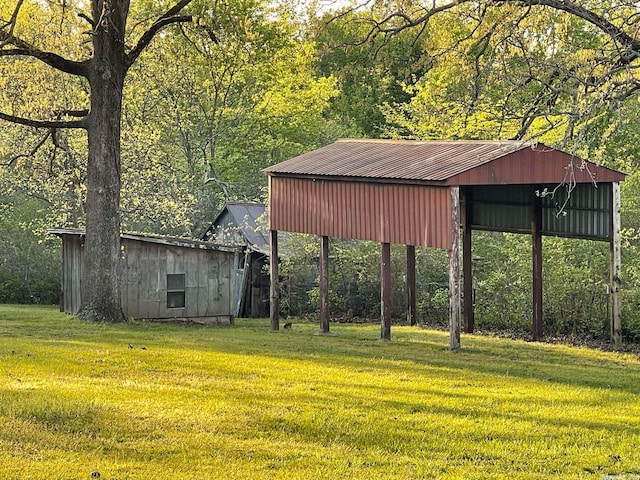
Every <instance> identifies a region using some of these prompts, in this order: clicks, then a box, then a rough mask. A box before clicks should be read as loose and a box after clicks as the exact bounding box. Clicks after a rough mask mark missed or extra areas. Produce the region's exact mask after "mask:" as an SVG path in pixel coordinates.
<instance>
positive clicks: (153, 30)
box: [127, 0, 193, 67]
mask: <svg viewBox="0 0 640 480" xmlns="http://www.w3.org/2000/svg"><path fill="white" fill-rule="evenodd" d="M192 1H193V0H180V1H179V2H178V3H176V4H175V5H174V6H173V7H171V8H170V9H169V10H167V11H166V12H165V13H164V14H163V15H162V16H161V17H160V18H158V19H157V20H156V21H155V22H153V25H151V26H150V27H149V29H148V30H147V31H146V32H144V33H143V34H142V36H141V37H140V39H139V40H138V43H137V44H136V46H135V47H134V48H133V50H131V52H129V54H128V55H127V67H130V66H131V65H133V64H134V62H135V61H136V60H137V58H138V57H139V56H140V54H141V53H142V52H143V51H144V49H145V48H147V47H148V46H149V44H150V43H151V41H152V40H153V38H154V37H155V36H156V34H157V33H158V32H159V31H160V30H162V29H163V28H164V27H166V26H168V25H173V24H179V23H188V22H192V21H193V16H192V15H178V13H180V12H181V11H182V9H183V8H184V7H186V6H187V5H189V4H190V3H191V2H192Z"/></svg>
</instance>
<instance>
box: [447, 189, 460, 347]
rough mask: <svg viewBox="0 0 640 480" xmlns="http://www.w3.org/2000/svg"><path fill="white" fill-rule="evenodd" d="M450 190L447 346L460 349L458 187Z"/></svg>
mask: <svg viewBox="0 0 640 480" xmlns="http://www.w3.org/2000/svg"><path fill="white" fill-rule="evenodd" d="M450 190H451V228H450V235H451V237H450V238H451V245H450V247H449V347H450V348H451V350H459V349H460V245H459V242H460V187H450Z"/></svg>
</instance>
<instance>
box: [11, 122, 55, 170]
mask: <svg viewBox="0 0 640 480" xmlns="http://www.w3.org/2000/svg"><path fill="white" fill-rule="evenodd" d="M52 133H53V129H50V130H49V131H47V133H46V134H45V135H44V137H42V138H41V139H40V141H38V143H37V144H36V145H35V146H34V147H33V148H32V149H31V150H30V151H29V153H21V154H19V155H14V156H13V157H11V158H10V159H9V161H8V162H7V163H0V165H2V166H3V167H12V166H13V165H14V164H15V163H16V162H17V161H18V160H20V159H21V158H29V157H33V156H34V155H35V154H36V153H38V150H40V148H41V147H42V146H43V145H44V143H45V142H46V141H47V139H48V138H49V137H50V136H51V135H52Z"/></svg>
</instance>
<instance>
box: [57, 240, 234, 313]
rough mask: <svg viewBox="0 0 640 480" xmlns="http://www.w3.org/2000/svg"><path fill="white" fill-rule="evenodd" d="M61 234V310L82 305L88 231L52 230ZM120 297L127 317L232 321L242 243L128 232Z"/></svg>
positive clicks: (123, 248) (123, 241) (74, 309)
mask: <svg viewBox="0 0 640 480" xmlns="http://www.w3.org/2000/svg"><path fill="white" fill-rule="evenodd" d="M49 233H51V234H54V235H57V236H59V237H60V238H61V239H62V297H61V302H60V309H61V311H64V312H66V313H70V314H76V313H77V312H78V311H79V310H80V292H81V284H80V278H81V272H82V257H83V255H84V233H83V232H82V231H80V230H75V229H50V230H49ZM121 245H122V260H121V261H122V264H121V267H122V276H121V282H122V284H121V295H122V297H121V300H122V310H123V312H124V314H125V316H127V317H130V318H136V319H148V320H165V321H166V320H174V321H190V322H197V323H226V324H229V323H233V318H234V304H233V286H234V281H235V271H236V267H237V264H238V262H239V259H240V250H241V249H240V248H239V247H230V246H219V245H215V244H212V243H209V242H200V241H195V240H187V239H178V238H168V237H160V236H144V235H131V234H123V235H122V236H121Z"/></svg>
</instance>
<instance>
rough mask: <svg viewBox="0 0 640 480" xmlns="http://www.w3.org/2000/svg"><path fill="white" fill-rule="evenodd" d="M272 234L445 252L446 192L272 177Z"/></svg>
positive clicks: (449, 202)
mask: <svg viewBox="0 0 640 480" xmlns="http://www.w3.org/2000/svg"><path fill="white" fill-rule="evenodd" d="M270 188H271V191H270V199H271V201H270V204H269V221H270V228H271V229H273V230H283V231H289V232H301V233H311V234H315V235H328V236H332V237H339V238H353V239H358V240H373V241H378V242H388V243H398V244H405V245H419V246H426V247H436V248H444V249H446V248H448V247H449V235H450V233H449V221H450V213H449V212H450V208H451V198H450V193H449V188H447V187H427V186H420V187H418V186H411V185H389V184H378V183H361V182H337V181H328V180H318V179H300V178H290V177H276V176H271V177H270Z"/></svg>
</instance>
